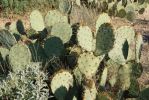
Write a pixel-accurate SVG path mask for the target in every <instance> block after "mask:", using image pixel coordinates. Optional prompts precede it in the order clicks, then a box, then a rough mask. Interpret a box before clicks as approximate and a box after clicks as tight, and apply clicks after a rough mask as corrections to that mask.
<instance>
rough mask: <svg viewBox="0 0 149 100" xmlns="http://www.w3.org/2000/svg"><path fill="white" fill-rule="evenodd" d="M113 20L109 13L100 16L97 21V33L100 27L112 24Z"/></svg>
mask: <svg viewBox="0 0 149 100" xmlns="http://www.w3.org/2000/svg"><path fill="white" fill-rule="evenodd" d="M110 21H111V18H110V17H109V15H108V14H107V13H102V14H100V15H99V17H98V19H97V21H96V32H97V31H98V29H99V27H100V26H101V25H102V24H104V23H110Z"/></svg>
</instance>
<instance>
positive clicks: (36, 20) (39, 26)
mask: <svg viewBox="0 0 149 100" xmlns="http://www.w3.org/2000/svg"><path fill="white" fill-rule="evenodd" d="M30 23H31V27H32V28H33V29H34V30H36V31H42V30H43V29H44V28H45V25H44V20H43V17H42V15H41V13H40V12H39V11H38V10H34V11H32V12H31V14H30Z"/></svg>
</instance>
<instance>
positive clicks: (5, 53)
mask: <svg viewBox="0 0 149 100" xmlns="http://www.w3.org/2000/svg"><path fill="white" fill-rule="evenodd" d="M0 55H1V57H2V58H3V60H6V56H8V55H9V50H8V49H7V48H3V47H0Z"/></svg>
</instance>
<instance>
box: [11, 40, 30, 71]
mask: <svg viewBox="0 0 149 100" xmlns="http://www.w3.org/2000/svg"><path fill="white" fill-rule="evenodd" d="M31 59H32V58H31V53H30V50H29V48H28V47H27V46H26V45H25V44H23V43H17V44H16V45H14V46H13V47H12V48H11V49H10V53H9V60H10V65H11V66H12V69H13V71H14V72H15V71H17V70H22V69H24V68H26V65H28V64H30V62H31Z"/></svg>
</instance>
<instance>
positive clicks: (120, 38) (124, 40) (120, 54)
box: [109, 26, 135, 64]
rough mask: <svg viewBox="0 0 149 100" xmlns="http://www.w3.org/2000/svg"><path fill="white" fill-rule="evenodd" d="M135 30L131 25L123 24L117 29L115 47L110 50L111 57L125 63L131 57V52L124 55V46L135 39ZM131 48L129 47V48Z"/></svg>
mask: <svg viewBox="0 0 149 100" xmlns="http://www.w3.org/2000/svg"><path fill="white" fill-rule="evenodd" d="M134 37H135V32H134V29H133V28H132V27H130V26H122V27H120V28H118V29H117V30H116V31H115V44H114V48H113V49H112V50H111V51H110V52H109V57H110V58H111V59H112V60H113V61H115V62H117V63H119V64H125V62H126V60H127V58H130V57H129V56H131V54H129V51H126V52H128V54H129V55H127V57H125V56H126V55H124V54H125V53H126V52H124V51H123V47H125V44H127V46H128V47H129V46H130V44H131V43H132V42H133V41H134ZM128 50H129V48H128Z"/></svg>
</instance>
